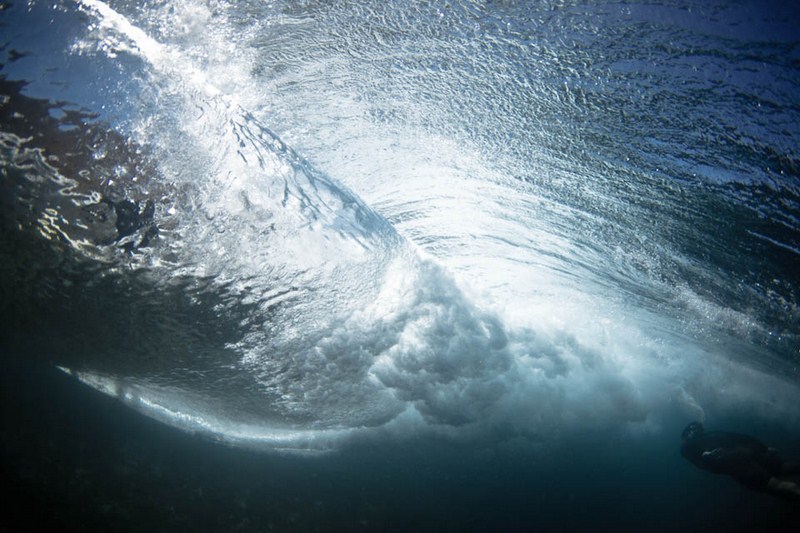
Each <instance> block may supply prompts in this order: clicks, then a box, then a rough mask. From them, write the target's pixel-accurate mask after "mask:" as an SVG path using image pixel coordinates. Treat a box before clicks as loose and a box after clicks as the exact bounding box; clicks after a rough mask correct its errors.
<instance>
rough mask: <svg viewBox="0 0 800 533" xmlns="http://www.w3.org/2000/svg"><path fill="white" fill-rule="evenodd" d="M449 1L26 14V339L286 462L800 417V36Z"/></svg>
mask: <svg viewBox="0 0 800 533" xmlns="http://www.w3.org/2000/svg"><path fill="white" fill-rule="evenodd" d="M448 5H449V7H448V8H446V9H445V8H442V7H437V6H435V5H431V4H428V3H423V2H408V3H405V4H403V5H402V6H395V5H392V6H385V5H384V4H382V3H364V4H361V5H359V6H358V7H357V8H355V9H349V8H347V7H344V6H339V5H338V4H332V5H330V6H329V5H316V4H313V3H312V4H310V5H305V4H303V3H299V4H298V3H294V2H277V3H273V4H270V5H261V4H259V3H252V4H251V3H244V4H242V3H231V4H228V3H224V2H212V3H209V4H207V5H203V6H198V5H195V3H193V2H152V3H147V4H142V5H141V6H139V5H133V4H131V3H127V2H114V3H110V4H106V3H103V2H100V1H96V0H84V1H81V2H76V3H64V4H56V5H53V6H50V5H47V4H46V3H41V2H29V3H27V4H23V3H19V4H14V5H11V6H9V7H6V8H4V9H3V11H2V14H1V15H0V16H1V17H2V19H0V20H2V22H3V24H5V26H6V27H7V28H26V29H25V31H23V30H15V31H16V33H14V31H12V33H10V37H9V40H8V43H6V44H5V45H4V48H3V51H4V53H5V55H6V59H5V61H4V62H3V70H2V71H0V72H2V76H3V78H2V81H1V82H0V83H2V94H3V99H2V107H0V119H2V121H1V123H2V131H0V149H1V150H2V198H3V218H2V241H1V242H2V247H1V249H0V254H1V256H0V264H2V272H0V274H2V276H1V277H2V281H0V291H2V295H3V298H2V301H3V304H2V323H3V324H4V326H3V332H2V339H3V345H4V346H5V347H6V348H4V351H6V352H8V353H10V354H15V356H23V357H32V356H35V357H42V358H47V359H48V360H51V361H52V362H53V363H54V364H56V365H58V366H59V367H61V368H63V369H64V370H65V371H67V372H69V373H71V374H73V375H75V376H76V377H78V378H79V379H81V380H82V381H84V382H85V383H87V384H89V385H91V386H93V387H95V388H97V389H99V390H102V391H103V392H106V393H108V394H111V395H113V396H116V397H118V398H119V399H120V400H121V401H123V402H125V403H126V404H128V405H130V406H132V407H134V408H136V409H139V410H141V411H143V412H145V413H146V414H148V415H150V416H153V417H155V418H158V419H160V420H162V421H165V422H167V423H170V424H173V425H176V426H178V427H181V428H183V429H186V430H189V431H195V432H201V433H206V434H209V435H212V436H215V437H216V438H220V439H222V440H226V441H229V442H234V443H239V444H243V445H248V446H257V447H264V448H268V449H281V450H294V451H309V450H327V449H335V448H337V447H339V446H341V445H342V443H344V442H347V441H348V440H350V439H362V438H391V439H402V438H407V437H408V436H409V435H416V434H420V433H422V434H427V433H431V434H436V435H442V436H446V437H447V438H453V439H456V440H462V439H467V440H472V439H477V440H483V441H490V442H496V441H513V440H514V439H523V440H528V441H535V442H541V441H542V440H545V441H548V440H549V441H552V440H553V439H557V438H558V436H559V435H560V434H562V433H569V432H571V431H578V430H581V431H586V430H587V428H592V427H601V428H607V427H623V428H627V429H628V430H630V431H633V432H637V431H644V432H651V431H659V428H660V424H661V421H662V420H664V419H666V418H668V417H669V416H674V415H675V414H676V413H677V415H678V416H683V417H687V418H689V417H691V418H700V419H702V418H703V417H704V416H706V415H707V413H708V412H709V411H710V412H712V413H716V414H717V415H718V416H719V415H720V414H721V413H729V412H734V411H735V412H754V413H756V414H757V416H763V417H767V418H772V419H780V420H781V421H782V423H785V424H790V425H796V424H797V423H798V419H797V416H798V415H797V413H796V410H795V409H794V408H793V406H794V405H796V402H797V399H798V396H799V395H800V392H798V389H797V386H796V372H797V367H796V365H797V360H798V357H800V353H798V351H797V350H798V348H797V346H798V344H797V340H798V338H800V325H799V321H798V314H797V313H798V311H797V309H798V307H797V294H796V292H795V291H796V286H797V285H796V282H797V279H796V276H797V272H798V270H797V269H796V266H797V264H798V259H797V257H798V243H800V240H798V235H800V232H798V228H800V226H799V225H798V220H800V218H798V214H800V203H798V194H799V191H798V187H797V184H798V181H797V178H798V175H797V173H798V167H797V153H796V146H795V145H793V144H792V143H790V142H788V141H787V140H786V139H790V138H792V137H793V136H794V134H795V133H796V132H795V131H794V129H796V127H797V124H800V122H798V121H796V120H794V119H795V118H797V115H798V113H799V112H798V109H797V108H796V106H793V105H790V104H786V103H785V102H787V101H790V100H791V98H792V96H793V95H794V94H796V91H797V87H798V86H800V80H798V79H797V73H796V65H795V63H796V61H797V57H795V56H796V44H792V42H793V41H791V39H790V37H786V38H784V37H782V36H781V35H777V36H776V37H775V42H765V43H763V44H761V45H760V48H759V49H758V50H756V51H755V52H754V51H753V50H752V49H751V48H748V49H747V51H743V50H740V48H741V46H740V44H738V43H737V42H736V41H735V40H734V41H731V38H730V36H727V35H717V34H715V33H714V32H713V31H710V32H709V31H708V28H704V29H701V30H698V29H697V28H694V27H692V26H691V25H688V24H687V20H688V19H687V18H686V17H685V13H684V12H683V11H681V10H669V9H666V8H664V9H654V10H652V11H648V10H647V9H645V8H644V7H641V6H640V7H639V8H636V6H632V7H631V8H627V9H629V12H628V13H626V14H625V15H626V16H627V17H628V18H627V19H626V20H628V22H629V23H630V24H627V25H625V27H624V28H621V27H617V26H615V25H613V24H611V20H612V15H613V17H617V16H619V13H617V12H614V13H610V12H607V10H611V9H612V8H611V7H608V8H605V7H602V6H600V7H592V8H591V9H593V10H594V11H593V13H594V14H596V15H598V16H597V17H596V18H592V19H591V20H592V21H591V22H587V20H588V19H587V18H586V17H585V10H586V9H589V8H587V6H581V5H579V4H576V5H575V6H573V7H571V8H567V9H562V10H555V9H551V8H550V7H548V6H547V5H546V4H542V5H539V6H528V5H519V6H510V5H509V6H498V7H496V8H490V7H489V6H486V5H483V4H481V3H474V2H463V3H454V4H452V5H450V4H448ZM614 9H616V8H614ZM709 9H712V8H709ZM579 15H580V17H579ZM720 16H726V17H729V18H730V17H734V18H735V17H736V16H739V14H738V13H733V14H731V13H726V12H725V11H724V9H723V12H722V13H721V14H720ZM578 19H579V20H580V23H579V24H578ZM31 27H39V28H43V27H47V28H49V29H50V31H49V32H48V37H47V39H44V40H43V41H41V42H34V41H33V40H32V39H31V38H30V37H29V35H30V33H29V32H30V30H29V28H31ZM567 29H569V31H570V32H571V33H570V34H569V35H570V37H569V39H567V38H566V36H565V32H566V30H567ZM712 30H713V28H712ZM787 31H789V32H791V30H787ZM609 32H611V33H609ZM665 33H668V34H669V37H670V39H667V38H665ZM612 37H613V38H612ZM781 39H783V40H781ZM690 41H691V43H693V44H694V45H697V46H694V47H691V49H690V47H689V46H688V44H682V43H688V42H690ZM649 42H652V43H654V44H653V45H652V47H649V45H648V44H647V43H649ZM663 42H672V43H673V45H672V46H673V47H672V48H670V47H667V48H664V47H663V46H662V45H656V44H655V43H663ZM625 43H628V44H625ZM630 43H638V44H634V45H632V44H630ZM637 46H638V47H644V48H645V49H648V50H650V52H649V54H650V56H648V57H647V58H644V59H642V58H641V57H640V56H639V55H636V54H634V51H635V50H634V48H635V47H637ZM56 50H58V51H60V52H59V53H55V51H56ZM786 50H789V51H788V55H787V54H785V53H784V52H786ZM792 50H795V51H792ZM753 54H755V57H754V56H753ZM792 54H795V56H793V55H792ZM54 58H55V59H54ZM61 58H66V60H65V61H64V64H61V63H60V62H61ZM48 61H54V62H55V63H56V64H54V65H48ZM754 62H755V63H759V62H760V64H763V65H765V66H764V67H763V68H761V67H759V68H758V69H757V74H754V73H753V69H754V67H753V64H754ZM698 65H701V66H702V68H701V69H700V71H701V72H702V73H703V74H702V76H701V75H699V74H694V72H697V71H698V70H697V68H696V67H698ZM726 65H727V66H732V67H733V70H731V69H728V70H725V68H724V67H725V66H726ZM724 72H728V73H730V72H733V74H730V75H726V74H723V73H724ZM748 76H749V77H748ZM773 79H777V80H780V83H775V84H773V83H769V82H770V81H771V80H773ZM754 80H755V81H754ZM740 87H746V88H747V92H746V94H742V93H741V92H738V89H739V88H740ZM752 87H756V88H755V89H753V88H752ZM708 94H711V96H708ZM717 97H726V98H729V99H730V101H729V102H727V103H724V105H719V102H720V100H719V99H718V98H717ZM773 101H777V102H778V104H774V103H772V104H770V102H773ZM744 103H747V104H748V105H751V104H752V105H760V106H768V107H769V109H770V111H769V114H767V115H761V114H754V115H753V116H752V117H750V119H748V118H747V117H748V116H747V115H746V114H745V115H742V114H739V113H737V114H735V115H733V114H731V109H739V108H740V107H741V106H742V105H743V104H744ZM681 109H691V112H690V113H689V114H688V115H687V113H684V112H681V111H680V110H681ZM743 116H744V117H745V118H742V117H743ZM264 124H275V125H277V126H276V130H277V129H278V128H280V130H282V131H281V133H280V135H278V134H276V133H275V132H274V131H272V130H271V129H269V128H267V127H266V126H265V125H264ZM765 128H770V129H769V132H768V135H765V134H764V132H763V130H764V129H765ZM776 129H777V134H773V133H775V132H774V131H773V130H776ZM283 139H286V141H287V142H284V140H283ZM287 143H288V144H287ZM289 144H291V145H292V146H294V147H296V148H298V150H299V152H298V151H295V150H294V149H293V148H290V147H289ZM299 153H303V154H304V156H306V157H307V159H306V158H304V157H301V156H300V155H299ZM731 162H735V164H733V163H731ZM765 165H766V166H767V168H766V169H764V166H765ZM318 168H321V169H324V170H325V171H326V173H323V172H320V171H319V170H317V169H318ZM331 176H336V177H337V178H338V179H334V178H333V177H331ZM354 191H356V192H357V193H358V194H356V192H354ZM360 197H363V198H365V199H366V202H364V201H362V200H361V199H360ZM765 390H768V391H769V393H767V394H765V393H764V392H763V391H765Z"/></svg>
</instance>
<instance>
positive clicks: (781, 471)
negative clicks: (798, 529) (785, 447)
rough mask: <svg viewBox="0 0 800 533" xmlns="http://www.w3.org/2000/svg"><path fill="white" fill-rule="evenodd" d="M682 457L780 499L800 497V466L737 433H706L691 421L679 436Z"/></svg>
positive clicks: (700, 426)
mask: <svg viewBox="0 0 800 533" xmlns="http://www.w3.org/2000/svg"><path fill="white" fill-rule="evenodd" d="M681 440H682V444H681V455H683V456H684V457H685V458H686V459H687V460H689V461H691V462H692V463H693V464H694V465H695V466H697V467H698V468H702V469H703V470H708V471H709V472H713V473H715V474H725V475H728V476H731V477H732V478H733V479H735V480H736V481H738V482H739V483H741V484H742V485H744V486H746V487H748V488H750V489H753V490H760V491H765V492H769V493H772V494H775V495H779V496H787V497H792V498H800V485H798V483H797V482H795V481H793V480H791V479H788V478H790V477H792V476H795V477H796V476H798V475H800V463H796V462H786V461H784V460H783V459H781V457H780V456H779V455H778V452H777V451H776V450H775V449H773V448H768V447H767V446H765V445H764V444H763V443H761V442H760V441H759V440H757V439H755V438H753V437H751V436H749V435H741V434H739V433H729V432H727V431H706V430H705V428H704V427H703V424H701V423H700V422H692V423H691V424H689V425H688V426H686V429H684V430H683V433H682V434H681Z"/></svg>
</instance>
